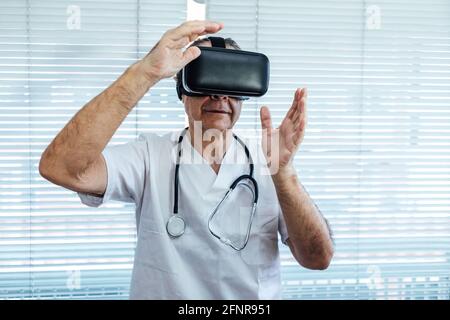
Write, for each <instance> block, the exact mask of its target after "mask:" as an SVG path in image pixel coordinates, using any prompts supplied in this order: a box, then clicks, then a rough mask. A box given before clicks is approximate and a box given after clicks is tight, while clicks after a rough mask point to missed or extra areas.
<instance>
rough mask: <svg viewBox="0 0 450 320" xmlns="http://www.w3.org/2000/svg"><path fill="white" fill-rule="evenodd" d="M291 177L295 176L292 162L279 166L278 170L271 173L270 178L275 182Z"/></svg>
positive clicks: (295, 172) (295, 171)
mask: <svg viewBox="0 0 450 320" xmlns="http://www.w3.org/2000/svg"><path fill="white" fill-rule="evenodd" d="M292 178H297V170H295V168H294V165H293V164H292V163H289V164H287V165H285V166H283V167H280V168H279V169H278V171H277V172H276V173H274V174H273V175H272V180H273V181H274V182H275V183H276V182H278V181H286V179H292Z"/></svg>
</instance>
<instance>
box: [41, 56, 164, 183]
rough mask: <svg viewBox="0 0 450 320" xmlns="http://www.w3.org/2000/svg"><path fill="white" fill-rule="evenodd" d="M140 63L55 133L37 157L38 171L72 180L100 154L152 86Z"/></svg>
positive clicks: (152, 83)
mask: <svg viewBox="0 0 450 320" xmlns="http://www.w3.org/2000/svg"><path fill="white" fill-rule="evenodd" d="M144 71H145V70H143V67H142V66H141V62H137V63H135V64H133V65H132V66H130V67H129V68H128V69H127V70H126V71H125V72H124V73H123V74H122V75H121V76H120V77H119V78H118V79H117V80H116V81H115V82H114V83H113V84H111V85H110V86H109V87H108V88H107V89H105V90H104V91H103V92H102V93H100V94H99V95H98V96H96V97H95V98H93V99H92V100H91V101H90V102H89V103H87V104H86V105H85V106H84V107H83V108H82V109H81V110H80V111H78V112H77V113H76V114H75V116H74V117H73V118H72V119H71V120H70V121H69V122H68V123H67V125H66V126H65V127H64V128H63V129H62V130H61V131H60V132H59V133H58V135H57V136H56V137H55V139H54V140H53V141H52V143H51V144H50V145H49V146H48V147H47V149H46V150H45V151H44V153H43V154H42V157H41V163H40V170H45V171H46V172H52V174H66V175H69V176H73V177H76V176H77V175H78V174H80V173H81V172H83V170H85V169H86V168H87V167H88V166H89V165H90V164H91V163H92V162H93V161H95V159H97V157H98V156H99V154H100V153H101V152H102V151H103V149H104V148H105V146H106V145H107V143H108V142H109V140H110V139H111V137H112V136H113V134H114V132H115V131H116V130H117V128H118V127H119V126H120V124H121V123H122V122H123V120H124V119H125V118H126V116H127V115H128V114H129V113H130V111H131V110H132V109H133V107H134V106H135V105H136V103H137V102H138V101H139V100H140V99H141V98H142V96H144V94H145V93H146V92H147V91H148V90H149V88H150V87H151V86H153V85H154V84H155V83H156V80H153V79H152V78H151V77H149V76H148V74H147V73H145V72H144Z"/></svg>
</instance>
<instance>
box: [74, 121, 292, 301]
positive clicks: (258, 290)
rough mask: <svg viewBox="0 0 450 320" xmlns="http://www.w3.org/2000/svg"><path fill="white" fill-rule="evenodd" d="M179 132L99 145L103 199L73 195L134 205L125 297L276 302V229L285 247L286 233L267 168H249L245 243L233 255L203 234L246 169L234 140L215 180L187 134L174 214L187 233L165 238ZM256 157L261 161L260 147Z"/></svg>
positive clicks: (89, 200)
mask: <svg viewBox="0 0 450 320" xmlns="http://www.w3.org/2000/svg"><path fill="white" fill-rule="evenodd" d="M180 133H181V130H179V131H176V132H172V133H168V134H165V135H163V136H159V135H156V134H153V133H150V134H142V135H140V136H139V138H138V139H137V140H136V141H133V142H130V143H126V144H123V145H118V146H112V147H107V148H105V149H104V151H103V153H102V154H103V156H104V158H105V160H106V166H107V172H108V182H107V188H106V191H105V194H104V196H103V197H95V196H92V195H88V194H84V193H78V195H79V197H80V199H81V201H82V202H83V203H84V204H86V205H88V206H92V207H98V206H100V205H101V204H103V203H105V202H107V201H109V200H117V201H124V202H134V203H135V204H136V223H137V245H136V250H135V257H134V267H133V273H132V280H131V288H130V299H279V298H280V294H281V280H280V258H279V251H278V232H279V233H280V235H281V240H282V242H283V243H286V240H287V231H286V226H285V223H284V219H283V215H282V213H281V209H280V206H279V202H278V199H277V195H276V192H275V187H274V185H273V182H272V179H271V177H270V175H268V174H263V172H266V171H264V169H267V168H263V167H262V165H261V166H258V165H257V164H255V171H254V178H255V179H256V181H257V182H258V187H259V201H258V205H257V210H256V213H255V218H254V220H253V224H252V228H251V234H250V238H249V241H248V244H247V246H246V247H245V248H244V249H243V250H242V251H235V250H234V249H232V248H231V247H229V246H227V245H225V244H223V243H221V242H220V241H219V240H218V239H217V238H215V237H214V236H212V234H211V233H210V232H209V229H208V217H209V215H210V213H211V212H212V211H213V209H214V207H215V206H216V204H217V203H218V202H219V201H220V200H221V199H222V197H223V196H224V194H225V193H226V191H227V190H228V188H229V186H230V184H231V183H232V182H233V181H234V179H236V178H237V177H239V176H240V175H242V174H247V173H248V171H249V167H248V164H247V162H246V157H245V152H244V149H243V148H242V146H241V145H240V144H239V143H238V142H237V141H236V140H235V139H233V141H232V143H231V144H230V146H229V149H228V150H227V152H226V154H225V157H224V159H223V161H222V164H221V167H220V170H219V173H218V174H217V175H216V173H215V172H214V170H213V169H212V168H211V166H210V165H209V164H208V163H206V161H205V160H204V159H203V157H202V156H201V155H200V154H199V153H198V152H197V151H196V150H195V149H194V148H193V147H192V145H191V142H190V139H189V133H187V134H186V136H185V138H184V139H183V142H182V150H183V154H182V157H181V165H180V171H179V179H180V184H179V214H180V216H182V217H183V219H184V220H185V222H186V230H185V233H184V234H183V235H182V236H181V237H179V238H171V237H170V236H169V235H168V234H167V231H166V223H167V220H168V219H169V217H170V216H171V215H172V212H173V198H174V196H173V194H174V183H173V181H174V171H175V152H174V150H176V143H177V140H178V137H179V135H180ZM258 152H261V153H260V155H258V156H262V151H261V150H260V148H259V151H258ZM233 155H234V156H233ZM252 156H253V158H254V159H255V158H256V156H257V155H254V154H252ZM192 157H193V158H192ZM235 157H241V158H240V159H244V160H243V161H242V160H241V161H240V162H239V163H238V164H236V159H239V158H235ZM192 160H194V163H197V164H192V162H193V161H192ZM254 162H255V161H254ZM250 200H251V199H250Z"/></svg>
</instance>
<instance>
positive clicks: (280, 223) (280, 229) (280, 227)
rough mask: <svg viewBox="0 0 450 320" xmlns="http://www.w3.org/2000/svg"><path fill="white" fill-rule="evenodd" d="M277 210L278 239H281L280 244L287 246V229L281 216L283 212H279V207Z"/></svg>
mask: <svg viewBox="0 0 450 320" xmlns="http://www.w3.org/2000/svg"><path fill="white" fill-rule="evenodd" d="M278 208H279V210H278V232H279V233H280V237H281V242H283V244H285V245H287V242H286V241H287V240H288V238H289V235H288V232H287V227H286V222H285V221H284V216H283V212H282V211H281V207H280V206H278Z"/></svg>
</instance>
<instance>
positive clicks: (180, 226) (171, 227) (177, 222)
mask: <svg viewBox="0 0 450 320" xmlns="http://www.w3.org/2000/svg"><path fill="white" fill-rule="evenodd" d="M188 129H189V128H185V129H184V130H183V132H182V133H181V134H180V136H179V138H178V143H177V144H178V146H177V147H178V148H177V161H176V163H175V177H174V205H173V214H172V216H171V217H170V218H169V219H168V220H167V224H166V229H167V233H168V234H169V235H170V236H171V237H174V238H177V237H180V236H181V235H183V233H184V231H185V230H186V222H185V221H184V219H183V217H180V215H179V214H178V188H179V177H178V175H179V170H180V158H181V152H182V149H181V143H182V141H183V138H184V136H185V134H186V132H187V130H188ZM233 138H234V139H236V141H238V142H239V144H240V145H241V146H242V147H243V148H244V150H245V155H246V156H247V160H248V163H249V174H244V175H241V176H240V177H238V178H237V179H235V180H234V181H233V183H232V184H231V186H230V187H229V188H228V190H227V192H226V193H225V195H224V197H223V198H222V200H220V202H219V203H218V204H217V205H216V206H215V208H214V210H213V212H212V213H211V214H210V216H209V219H208V228H209V231H210V232H211V234H212V235H213V236H215V237H216V238H217V239H219V240H220V241H222V242H223V243H225V244H226V245H229V246H230V247H232V248H233V249H235V250H238V251H239V250H242V249H243V248H245V246H246V245H247V242H248V239H249V237H250V231H251V226H252V223H253V217H254V216H255V211H256V205H257V203H258V184H257V182H256V180H255V179H254V178H253V170H254V165H253V159H252V156H251V154H250V152H249V150H248V148H247V146H246V145H245V143H244V142H243V141H242V140H241V139H240V138H239V137H238V136H236V135H235V134H234V133H233ZM243 180H248V181H250V182H251V183H252V185H253V189H252V188H251V187H250V186H249V185H248V184H242V185H243V186H245V187H247V188H248V189H249V190H250V191H251V193H252V196H253V205H252V209H251V214H250V218H249V224H248V227H247V233H246V236H245V239H244V242H243V245H240V246H237V245H235V244H233V243H232V242H231V241H230V240H228V239H225V238H224V237H221V236H220V235H219V234H218V233H217V232H215V231H213V230H212V227H211V221H212V219H213V218H214V216H215V214H216V213H217V211H218V209H219V207H220V205H221V204H222V203H223V202H224V201H225V200H226V199H227V198H228V196H229V195H230V193H231V192H232V191H233V190H234V189H235V188H236V186H237V185H238V184H239V183H240V182H241V181H243Z"/></svg>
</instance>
